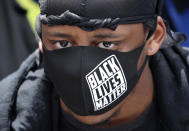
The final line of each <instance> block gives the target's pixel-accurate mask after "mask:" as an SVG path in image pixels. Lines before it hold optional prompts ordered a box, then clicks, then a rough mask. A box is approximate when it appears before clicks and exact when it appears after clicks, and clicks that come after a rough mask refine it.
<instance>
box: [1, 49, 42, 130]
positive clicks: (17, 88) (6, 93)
mask: <svg viewBox="0 0 189 131" xmlns="http://www.w3.org/2000/svg"><path fill="white" fill-rule="evenodd" d="M38 54H39V50H36V51H35V52H34V53H32V54H31V55H30V56H29V57H28V58H27V59H26V60H25V61H24V62H23V63H22V64H21V66H20V67H19V69H18V70H17V71H16V72H14V73H12V74H10V75H9V76H8V77H6V78H4V79H3V80H2V81H1V82H0V130H4V129H7V128H9V127H10V125H9V124H10V123H11V122H12V121H11V118H12V117H14V118H16V116H13V115H14V114H15V113H14V112H15V110H17V114H19V113H21V112H19V110H20V111H21V110H22V111H23V109H24V110H26V109H25V108H31V106H33V105H34V104H33V103H34V101H35V100H34V99H33V98H37V97H38V98H39V97H40V96H37V95H38V94H40V93H38V92H39V91H41V90H43V86H42V84H44V83H45V82H44V81H46V78H45V76H44V71H43V69H37V67H36V66H37V64H36V59H37V57H38ZM39 87H41V88H40V89H41V90H38V89H39ZM44 87H46V86H44ZM41 92H42V91H41ZM41 99H42V98H41ZM39 102H42V101H39ZM35 103H38V102H37V101H35ZM26 105H27V106H26ZM35 106H36V104H35ZM39 106H40V105H38V106H36V107H39ZM32 109H35V107H32ZM43 109H44V108H43ZM28 110H29V109H28ZM10 114H12V115H10ZM24 114H25V113H24ZM25 115H28V114H25ZM22 116H23V115H22ZM23 117H24V116H23ZM14 121H15V122H17V123H19V122H21V121H20V120H19V119H18V120H17V118H16V119H15V120H14ZM20 125H21V124H20ZM13 126H14V125H13ZM15 128H16V127H15Z"/></svg>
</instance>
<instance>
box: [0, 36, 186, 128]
mask: <svg viewBox="0 0 189 131" xmlns="http://www.w3.org/2000/svg"><path fill="white" fill-rule="evenodd" d="M173 37H174V39H172V37H169V36H168V37H167V38H166V40H165V43H164V45H163V46H162V49H161V50H160V51H159V52H158V53H157V54H156V55H154V56H152V57H151V59H150V68H151V70H152V73H153V79H154V82H155V83H154V85H155V90H156V95H155V97H156V104H155V105H154V106H155V108H154V109H150V108H149V112H148V110H147V113H150V112H151V111H152V112H154V113H152V114H153V115H154V116H153V115H152V114H151V113H150V115H149V116H148V115H144V114H143V115H144V116H147V117H145V118H148V119H146V120H145V121H143V120H142V121H143V122H144V123H143V124H139V125H140V126H139V127H138V130H140V131H144V130H145V131H152V130H153V131H156V130H158V131H189V104H188V101H189V75H188V74H189V51H187V50H186V49H183V48H182V47H180V46H179V45H178V44H176V43H180V42H181V41H182V38H181V37H178V36H177V35H173ZM39 54H40V53H39V50H37V51H36V52H34V53H33V54H32V55H31V56H30V57H29V58H27V60H25V61H24V62H23V64H22V65H21V66H20V68H19V69H18V70H17V71H16V72H15V73H13V74H12V75H10V76H9V77H7V78H6V79H4V80H3V81H1V82H0V130H1V131H10V130H11V131H60V130H63V131H80V130H81V131H82V129H79V130H78V129H77V128H80V127H79V126H77V127H75V126H73V124H70V123H69V121H68V120H67V119H65V118H66V115H64V114H62V113H61V108H60V103H59V99H58V96H57V95H56V93H55V90H54V88H53V86H52V83H51V82H50V81H49V80H48V79H47V78H46V76H45V74H44V70H43V66H41V65H40V64H39V63H40V57H39ZM152 107H153V106H152ZM62 115H63V116H62ZM141 117H142V116H140V117H139V118H138V119H140V118H141ZM153 118H154V119H153ZM137 121H139V122H141V121H140V120H136V121H133V123H134V125H137V124H136V123H135V122H137ZM131 123H132V122H131ZM131 123H126V124H125V125H124V126H125V127H127V128H128V126H129V124H131ZM126 125H128V126H126ZM131 125H132V124H131ZM124 126H123V128H124ZM135 127H136V126H135ZM141 128H145V129H141ZM148 128H149V129H148ZM91 130H92V128H91ZM110 130H111V129H110ZM115 130H117V131H122V130H123V131H138V130H137V129H131V128H130V130H129V129H128V130H126V129H122V128H121V129H119V130H118V129H115Z"/></svg>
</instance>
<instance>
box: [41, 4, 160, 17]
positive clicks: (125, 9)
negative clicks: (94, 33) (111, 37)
mask: <svg viewBox="0 0 189 131" xmlns="http://www.w3.org/2000/svg"><path fill="white" fill-rule="evenodd" d="M39 1H40V7H41V14H46V15H60V14H62V13H63V12H65V11H67V10H69V11H70V12H73V13H75V14H77V15H79V16H83V17H87V18H91V19H103V18H117V17H119V18H126V17H131V16H141V15H151V14H154V13H155V12H156V5H157V0H39Z"/></svg>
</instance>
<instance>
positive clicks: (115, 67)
mask: <svg viewBox="0 0 189 131" xmlns="http://www.w3.org/2000/svg"><path fill="white" fill-rule="evenodd" d="M144 45H145V44H143V45H142V46H140V47H138V48H137V49H134V50H132V51H130V52H117V51H111V50H106V49H102V48H96V47H69V48H63V49H58V50H53V51H49V50H47V49H45V48H44V69H45V73H46V74H47V76H48V77H49V79H50V80H51V81H52V83H53V84H54V87H55V88H56V90H57V93H58V95H59V96H60V98H61V99H62V100H63V102H64V103H65V105H66V106H67V107H68V108H69V109H71V110H72V111H73V112H74V113H76V114H78V115H81V116H87V115H100V114H103V113H106V112H107V111H109V110H111V109H113V108H114V107H115V106H116V105H118V104H119V103H120V102H121V101H122V100H123V99H125V98H126V97H127V96H128V95H129V93H130V92H131V91H132V90H133V88H134V87H135V86H136V84H137V82H138V80H139V78H140V76H141V74H142V71H143V69H144V67H145V65H146V63H147V58H148V57H146V59H145V61H144V63H143V65H142V67H141V68H140V69H139V71H137V64H138V60H139V57H140V54H141V52H142V50H143V48H144Z"/></svg>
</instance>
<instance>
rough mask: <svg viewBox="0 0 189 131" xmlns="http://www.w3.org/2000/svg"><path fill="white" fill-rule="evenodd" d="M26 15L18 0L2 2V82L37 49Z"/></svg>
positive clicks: (0, 2)
mask: <svg viewBox="0 0 189 131" xmlns="http://www.w3.org/2000/svg"><path fill="white" fill-rule="evenodd" d="M36 4H37V3H36ZM26 14H27V12H26V10H25V9H23V8H22V7H21V6H20V5H19V4H18V3H17V1H16V0H1V1H0V61H1V62H0V80H1V79H2V78H3V77H5V76H7V75H8V74H10V73H12V72H13V71H15V70H16V69H18V67H19V65H20V64H21V62H22V61H23V60H24V59H25V58H26V57H28V55H29V54H30V53H31V52H33V51H34V50H35V49H36V48H37V41H36V38H35V35H34V33H33V31H32V30H31V27H30V25H29V23H28V20H27V19H26Z"/></svg>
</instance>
